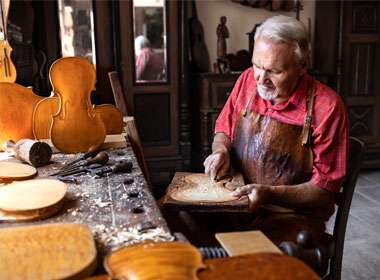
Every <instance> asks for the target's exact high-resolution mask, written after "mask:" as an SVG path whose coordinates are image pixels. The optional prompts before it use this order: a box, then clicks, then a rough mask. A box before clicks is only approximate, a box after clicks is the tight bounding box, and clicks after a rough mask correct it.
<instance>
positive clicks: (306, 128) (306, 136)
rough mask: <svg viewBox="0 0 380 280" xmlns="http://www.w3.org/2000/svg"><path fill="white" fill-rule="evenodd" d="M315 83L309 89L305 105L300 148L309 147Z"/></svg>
mask: <svg viewBox="0 0 380 280" xmlns="http://www.w3.org/2000/svg"><path fill="white" fill-rule="evenodd" d="M315 88H316V86H315V81H313V82H312V85H311V87H310V89H309V102H308V103H307V112H306V116H305V120H304V124H303V129H302V133H301V137H302V146H307V147H310V146H311V124H312V120H313V117H312V116H313V106H314V98H315Z"/></svg>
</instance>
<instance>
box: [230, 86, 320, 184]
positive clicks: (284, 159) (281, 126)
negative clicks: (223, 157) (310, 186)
mask: <svg viewBox="0 0 380 280" xmlns="http://www.w3.org/2000/svg"><path fill="white" fill-rule="evenodd" d="M254 94H257V92H256V93H254ZM308 95H309V100H308V110H307V113H306V115H305V122H304V126H303V127H302V126H296V125H291V124H286V123H281V122H279V121H277V120H275V119H273V118H271V117H269V116H265V115H260V114H258V113H256V112H255V111H250V112H249V111H248V107H249V105H250V103H251V100H252V97H253V95H252V96H251V98H250V99H249V101H248V102H247V104H246V106H245V109H244V110H243V111H241V112H240V113H239V116H238V118H237V122H236V124H235V129H234V138H233V141H232V148H231V152H232V159H233V161H234V166H235V167H236V168H237V169H238V170H240V171H241V172H242V174H243V176H244V179H245V182H246V183H247V184H249V183H253V184H265V185H272V186H277V185H295V184H300V183H303V182H306V181H309V180H310V178H311V171H312V162H313V158H312V151H311V148H310V143H309V142H310V134H311V128H310V127H311V118H312V108H313V102H314V82H313V83H312V86H310V87H309V93H308Z"/></svg>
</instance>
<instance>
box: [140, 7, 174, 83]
mask: <svg viewBox="0 0 380 280" xmlns="http://www.w3.org/2000/svg"><path fill="white" fill-rule="evenodd" d="M133 7H134V13H133V19H134V40H135V62H136V64H135V74H136V81H137V82H147V81H148V82H165V81H166V80H167V63H166V61H167V60H166V57H167V54H166V53H167V52H166V26H165V18H166V16H165V1H164V0H134V1H133Z"/></svg>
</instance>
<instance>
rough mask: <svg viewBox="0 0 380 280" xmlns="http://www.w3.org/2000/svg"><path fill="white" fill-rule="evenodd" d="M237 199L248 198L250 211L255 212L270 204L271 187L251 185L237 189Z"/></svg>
mask: <svg viewBox="0 0 380 280" xmlns="http://www.w3.org/2000/svg"><path fill="white" fill-rule="evenodd" d="M232 194H233V195H234V196H236V197H239V198H240V197H242V196H243V195H247V196H248V200H249V210H250V211H251V212H255V211H256V210H257V209H258V208H259V207H260V206H261V205H263V204H266V203H268V200H269V194H270V186H267V185H261V184H249V185H245V186H243V187H240V188H237V189H236V190H235V191H234V192H233V193H232Z"/></svg>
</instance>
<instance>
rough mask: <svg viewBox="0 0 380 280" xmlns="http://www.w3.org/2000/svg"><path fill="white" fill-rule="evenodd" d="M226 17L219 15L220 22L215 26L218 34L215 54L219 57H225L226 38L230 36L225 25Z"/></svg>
mask: <svg viewBox="0 0 380 280" xmlns="http://www.w3.org/2000/svg"><path fill="white" fill-rule="evenodd" d="M226 22H227V18H226V17H225V16H221V17H220V23H219V25H218V27H217V28H216V35H217V36H218V45H217V56H218V58H219V59H221V58H225V56H226V53H227V43H226V38H228V37H230V34H229V31H228V28H227V26H226Z"/></svg>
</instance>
